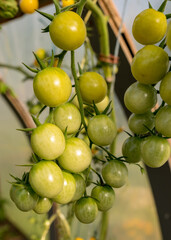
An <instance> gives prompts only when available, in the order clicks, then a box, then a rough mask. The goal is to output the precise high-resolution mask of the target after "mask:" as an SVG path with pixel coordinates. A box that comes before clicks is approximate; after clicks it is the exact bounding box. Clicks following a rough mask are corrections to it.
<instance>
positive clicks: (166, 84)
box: [159, 72, 171, 105]
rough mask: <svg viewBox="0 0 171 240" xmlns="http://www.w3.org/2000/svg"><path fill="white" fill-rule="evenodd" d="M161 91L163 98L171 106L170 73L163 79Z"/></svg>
mask: <svg viewBox="0 0 171 240" xmlns="http://www.w3.org/2000/svg"><path fill="white" fill-rule="evenodd" d="M159 91H160V96H161V98H162V99H163V100H164V101H165V102H166V103H167V104H168V105H171V97H170V96H171V72H168V73H167V74H166V75H165V76H164V78H163V79H162V81H161V83H160V89H159Z"/></svg>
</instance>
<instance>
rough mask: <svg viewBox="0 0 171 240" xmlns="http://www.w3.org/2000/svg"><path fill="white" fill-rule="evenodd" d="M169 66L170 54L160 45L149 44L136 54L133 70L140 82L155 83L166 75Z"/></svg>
mask: <svg viewBox="0 0 171 240" xmlns="http://www.w3.org/2000/svg"><path fill="white" fill-rule="evenodd" d="M168 66H169V58H168V54H167V53H166V52H165V51H164V50H163V49H162V48H160V47H158V46H155V45H147V46H145V47H143V48H142V49H140V50H139V51H138V52H137V53H136V54H135V56H134V58H133V61H132V64H131V71H132V74H133V76H134V78H135V79H136V80H137V81H139V82H140V83H144V84H155V83H157V82H159V81H160V80H161V79H162V78H163V77H164V75H165V74H166V72H167V70H168Z"/></svg>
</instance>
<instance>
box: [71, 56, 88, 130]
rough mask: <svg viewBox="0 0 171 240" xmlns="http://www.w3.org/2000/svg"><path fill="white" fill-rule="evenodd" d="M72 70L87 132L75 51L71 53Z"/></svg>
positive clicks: (82, 119)
mask: <svg viewBox="0 0 171 240" xmlns="http://www.w3.org/2000/svg"><path fill="white" fill-rule="evenodd" d="M71 70H72V75H73V78H74V82H75V91H76V94H77V98H78V102H79V107H80V113H81V122H82V124H83V125H84V128H85V130H86V131H87V126H86V123H85V119H84V107H83V100H82V97H81V93H80V88H79V81H78V78H77V74H76V69H75V54H74V51H71Z"/></svg>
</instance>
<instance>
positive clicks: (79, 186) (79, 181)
mask: <svg viewBox="0 0 171 240" xmlns="http://www.w3.org/2000/svg"><path fill="white" fill-rule="evenodd" d="M73 177H74V178H75V182H76V191H75V194H74V196H73V198H72V201H77V200H78V199H80V198H81V197H82V196H83V194H84V192H85V189H86V184H85V180H84V178H83V177H82V176H81V175H80V174H75V173H74V174H73Z"/></svg>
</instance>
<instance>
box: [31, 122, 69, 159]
mask: <svg viewBox="0 0 171 240" xmlns="http://www.w3.org/2000/svg"><path fill="white" fill-rule="evenodd" d="M31 147H32V149H33V151H34V152H35V153H36V154H37V155H38V156H39V157H41V158H42V159H45V160H53V159H55V158H57V157H58V156H60V155H61V154H62V153H63V152H64V149H65V137H64V135H63V132H62V131H61V130H60V129H59V128H58V127H57V126H56V125H54V124H52V123H44V124H42V125H40V126H38V127H37V128H35V130H34V131H33V133H32V135H31Z"/></svg>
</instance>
